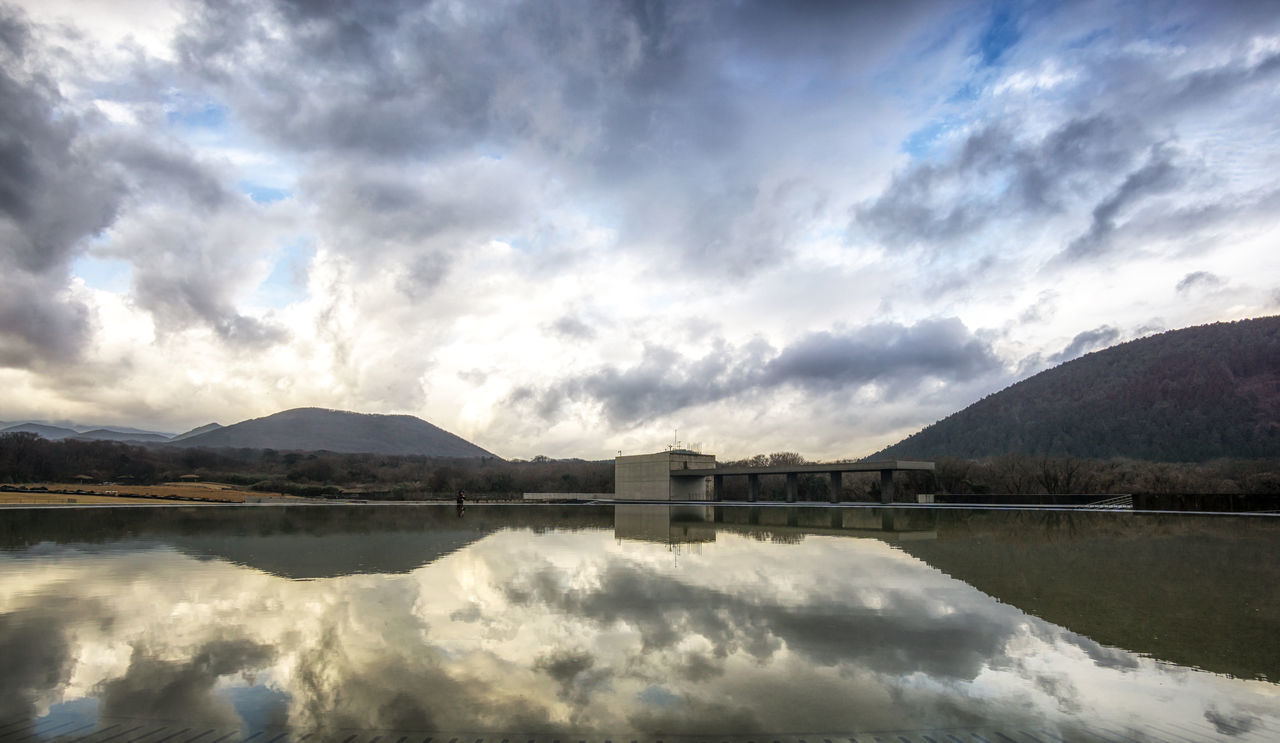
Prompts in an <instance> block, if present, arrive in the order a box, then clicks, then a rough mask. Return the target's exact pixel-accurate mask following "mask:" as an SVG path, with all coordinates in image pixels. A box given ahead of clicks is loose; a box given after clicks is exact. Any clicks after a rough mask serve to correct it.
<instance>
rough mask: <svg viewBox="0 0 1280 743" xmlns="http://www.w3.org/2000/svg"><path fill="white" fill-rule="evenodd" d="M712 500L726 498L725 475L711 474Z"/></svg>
mask: <svg viewBox="0 0 1280 743" xmlns="http://www.w3.org/2000/svg"><path fill="white" fill-rule="evenodd" d="M711 500H715V501H721V500H724V475H712V476H711Z"/></svg>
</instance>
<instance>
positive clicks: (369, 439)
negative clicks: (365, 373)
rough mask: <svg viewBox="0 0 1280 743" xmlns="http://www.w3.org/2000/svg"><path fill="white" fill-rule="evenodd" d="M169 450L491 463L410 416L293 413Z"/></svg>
mask: <svg viewBox="0 0 1280 743" xmlns="http://www.w3.org/2000/svg"><path fill="white" fill-rule="evenodd" d="M172 444H173V445H174V446H202V447H209V448H214V447H234V448H249V449H286V450H295V451H320V450H327V451H335V452H374V453H378V454H418V455H422V456H428V457H493V456H494V455H493V454H491V453H490V452H487V451H485V450H484V449H481V448H480V447H478V446H476V445H475V444H472V443H471V442H469V441H467V440H465V439H462V438H459V437H457V436H454V435H453V434H451V433H449V432H448V431H445V430H442V429H440V428H437V427H435V426H433V425H431V424H430V423H428V422H426V421H424V420H422V419H421V418H415V417H413V416H411V415H375V414H369V413H350V412H346V411H342V410H324V409H322V408H295V409H293V410H285V411H283V412H280V413H276V414H275V415H268V416H266V417H265V418H254V419H252V420H247V421H241V422H240V423H236V424H234V425H231V426H225V427H220V428H218V429H216V430H213V431H208V432H206V433H201V434H197V435H194V436H191V437H190V438H186V439H182V440H180V441H173V442H172Z"/></svg>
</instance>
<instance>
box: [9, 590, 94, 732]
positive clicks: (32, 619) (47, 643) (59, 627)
mask: <svg viewBox="0 0 1280 743" xmlns="http://www.w3.org/2000/svg"><path fill="white" fill-rule="evenodd" d="M61 609H69V610H70V613H71V614H75V613H76V612H75V607H73V606H67V607H61ZM65 616H67V614H65V613H64V612H63V611H61V610H40V609H29V610H25V611H11V612H5V613H0V657H3V658H4V659H5V670H4V673H0V718H3V719H4V720H6V721H10V720H15V719H18V720H27V721H30V720H34V719H35V718H36V717H37V714H36V705H37V702H38V701H39V700H41V699H43V698H45V697H46V696H48V695H50V694H52V693H53V692H54V691H55V690H56V689H57V688H58V687H60V686H61V685H62V684H64V683H66V681H67V678H68V677H69V676H70V675H71V670H72V667H73V665H74V664H73V662H72V658H71V653H70V647H69V645H68V643H67V638H66V633H65V629H64V627H63V622H64V621H65V619H64V617H65Z"/></svg>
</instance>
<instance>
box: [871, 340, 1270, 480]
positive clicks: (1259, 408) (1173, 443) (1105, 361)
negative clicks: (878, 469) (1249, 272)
mask: <svg viewBox="0 0 1280 743" xmlns="http://www.w3.org/2000/svg"><path fill="white" fill-rule="evenodd" d="M1008 453H1021V454H1033V455H1039V454H1054V455H1058V454H1065V455H1071V456H1076V457H1086V458H1100V459H1107V458H1111V457H1130V458H1134V459H1148V460H1157V461H1178V462H1196V461H1205V460H1209V459H1216V458H1219V457H1243V458H1255V457H1276V456H1280V317H1261V318H1256V319H1252V320H1241V321H1239V322H1232V323H1215V324H1212V325H1201V326H1197V327H1192V328H1184V329H1182V330H1171V331H1168V332H1165V333H1161V334H1159V335H1154V336H1150V337H1147V338H1142V339H1139V340H1135V341H1129V342H1128V343H1122V344H1120V345H1117V346H1112V347H1111V348H1107V349H1104V350H1101V351H1095V352H1093V353H1090V354H1087V355H1085V356H1082V357H1080V358H1078V359H1075V360H1074V361H1068V362H1066V363H1064V364H1062V365H1060V366H1057V367H1055V368H1053V369H1049V370H1047V371H1043V372H1040V373H1039V374H1036V375H1035V376H1033V377H1030V378H1028V379H1024V380H1023V381H1021V382H1018V383H1017V384H1014V385H1012V386H1010V387H1007V388H1006V389H1004V390H1001V391H1000V392H997V393H995V394H994V395H990V396H988V397H986V398H983V399H982V400H979V401H978V402H976V403H974V404H973V405H970V406H969V407H967V408H965V409H964V410H961V411H960V412H958V413H955V414H953V415H951V416H949V417H947V418H944V419H942V420H940V421H938V422H937V423H934V424H933V425H931V426H929V427H927V428H925V429H924V430H922V431H920V432H919V433H916V434H914V435H912V436H908V437H907V438H905V439H903V440H902V441H900V442H898V443H896V444H894V445H893V446H890V447H888V448H886V449H883V450H882V451H880V452H877V453H876V454H873V455H872V456H871V458H872V459H879V458H905V459H910V458H935V457H944V456H954V457H966V458H978V457H986V456H993V455H999V454H1008Z"/></svg>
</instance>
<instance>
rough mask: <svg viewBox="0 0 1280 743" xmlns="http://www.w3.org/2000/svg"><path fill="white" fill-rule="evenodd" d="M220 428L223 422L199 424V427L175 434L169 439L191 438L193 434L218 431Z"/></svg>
mask: <svg viewBox="0 0 1280 743" xmlns="http://www.w3.org/2000/svg"><path fill="white" fill-rule="evenodd" d="M219 428H222V424H221V423H206V424H204V425H203V426H199V427H197V428H193V429H191V430H190V431H187V432H186V433H180V434H178V435H177V436H174V437H173V438H171V439H169V440H170V441H182V440H183V439H189V438H191V437H192V436H199V435H200V434H202V433H208V432H209V431H216V430H218V429H219Z"/></svg>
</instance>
